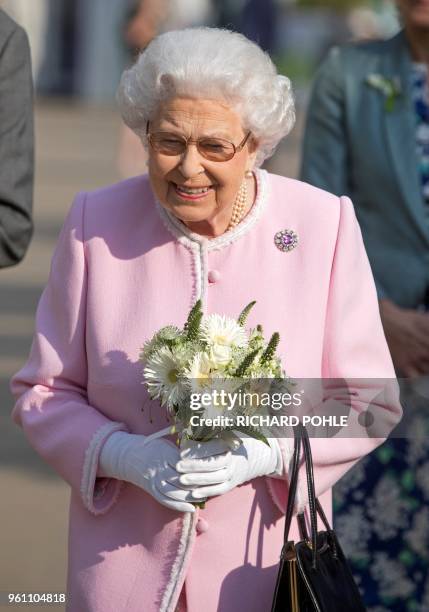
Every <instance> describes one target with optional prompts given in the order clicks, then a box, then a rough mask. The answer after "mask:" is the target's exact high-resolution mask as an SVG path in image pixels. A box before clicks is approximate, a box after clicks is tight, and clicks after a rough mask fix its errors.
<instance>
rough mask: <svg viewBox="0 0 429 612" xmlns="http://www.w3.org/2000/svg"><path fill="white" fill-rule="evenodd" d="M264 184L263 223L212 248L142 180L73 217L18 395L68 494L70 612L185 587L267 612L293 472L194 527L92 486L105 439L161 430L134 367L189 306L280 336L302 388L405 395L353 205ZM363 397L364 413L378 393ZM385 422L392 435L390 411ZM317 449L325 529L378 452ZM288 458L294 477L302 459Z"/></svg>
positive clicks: (147, 609) (80, 199)
mask: <svg viewBox="0 0 429 612" xmlns="http://www.w3.org/2000/svg"><path fill="white" fill-rule="evenodd" d="M257 179H258V195H257V201H256V203H255V205H254V207H253V209H252V211H251V212H250V213H249V215H248V216H247V217H246V219H245V220H244V221H243V222H242V223H241V224H240V225H239V226H238V227H236V228H235V229H234V230H232V231H231V232H228V233H226V234H224V235H222V236H220V237H218V238H216V239H213V240H207V239H206V238H203V237H201V236H198V235H195V234H192V233H190V232H189V231H187V230H186V228H184V226H182V224H181V223H180V222H179V221H177V220H176V219H175V218H172V217H170V216H169V215H168V214H167V213H166V212H165V211H164V209H162V208H160V206H159V204H157V203H156V202H155V200H154V196H153V194H152V191H151V188H150V184H149V181H148V177H147V176H141V177H136V178H133V179H130V180H127V181H123V182H121V183H118V184H116V185H113V186H111V187H108V188H105V189H100V190H97V191H95V192H92V193H81V194H79V195H78V196H77V197H76V199H75V201H74V203H73V206H72V207H71V210H70V212H69V214H68V216H67V219H66V221H65V224H64V227H63V229H62V232H61V235H60V238H59V241H58V245H57V248H56V251H55V254H54V257H53V261H52V268H51V273H50V278H49V283H48V285H47V287H46V289H45V291H44V293H43V295H42V298H41V300H40V304H39V307H38V311H37V323H36V333H35V336H34V341H33V345H32V349H31V354H30V357H29V360H28V361H27V363H26V365H25V366H24V367H23V368H22V370H21V371H20V372H18V373H17V374H16V375H15V377H14V378H13V380H12V391H13V393H14V395H15V396H16V400H17V401H16V406H15V408H14V411H13V419H14V421H15V422H16V423H17V424H19V425H20V426H21V427H22V428H23V429H24V431H25V434H26V436H27V437H28V439H29V441H30V444H31V445H32V446H33V447H34V448H35V449H36V450H37V451H38V453H40V455H41V456H42V457H43V458H44V459H45V460H46V461H47V462H48V463H49V464H50V465H51V466H52V467H53V468H54V469H55V470H56V471H57V472H58V473H59V474H60V475H61V477H62V478H64V479H65V480H66V481H67V482H68V483H69V484H70V486H71V502H70V531H69V568H68V598H69V599H68V601H69V603H68V610H69V611H70V612H87V611H90V612H96V611H97V612H125V611H126V612H155V611H156V612H158V611H162V612H173V611H174V609H175V606H176V604H177V601H178V597H179V594H180V591H181V588H182V586H183V584H184V581H185V579H186V582H185V586H186V595H187V602H188V610H189V612H201V610H204V612H215V611H217V610H221V611H222V612H237V610H246V612H262V611H265V610H269V609H270V603H271V598H272V594H273V589H274V584H275V579H276V572H277V566H278V561H279V554H280V549H281V545H282V537H283V527H284V511H285V505H286V499H287V491H288V486H287V474H286V471H285V475H284V478H280V479H279V478H272V477H263V478H256V479H254V480H252V481H250V482H248V483H245V484H243V485H241V486H239V487H236V488H235V489H234V490H232V491H231V492H229V493H227V494H225V495H221V496H218V497H214V498H211V499H209V501H208V502H207V504H206V508H205V509H204V510H199V511H197V512H196V513H195V514H194V515H191V514H190V513H179V512H175V511H173V510H170V509H168V508H166V507H164V506H162V505H160V504H159V503H158V502H157V501H155V500H154V499H153V498H152V497H151V496H150V495H149V494H147V493H146V492H144V491H143V490H140V489H139V488H137V487H135V486H134V485H131V484H129V483H123V482H119V481H117V480H113V479H112V480H107V479H101V478H97V477H96V474H97V467H98V456H99V453H100V449H101V447H102V445H103V443H104V441H105V440H106V438H107V437H108V436H109V435H111V433H112V432H114V431H117V430H125V431H129V432H133V433H141V434H146V435H148V434H150V433H153V432H156V431H158V430H160V429H163V428H165V427H166V425H168V422H167V420H166V416H165V412H164V410H163V409H160V408H159V407H158V405H157V404H156V403H155V402H151V401H150V400H148V397H147V395H146V392H145V389H144V386H143V385H142V372H141V370H142V368H141V364H140V363H139V361H138V357H139V350H140V348H141V346H142V344H143V342H144V341H145V340H146V339H147V338H149V337H151V336H152V335H153V333H154V332H155V331H156V330H157V329H158V328H160V327H161V326H163V325H166V324H169V323H171V324H177V325H179V326H181V325H182V324H183V322H184V320H185V318H186V315H187V313H188V311H189V308H190V307H191V306H192V304H193V303H194V301H195V300H196V298H198V297H201V298H202V299H203V303H204V308H205V310H206V312H218V313H225V314H227V315H230V316H236V315H237V314H238V312H239V311H240V310H241V308H242V307H243V305H245V304H247V303H248V302H250V301H251V300H253V299H256V300H257V304H256V306H255V308H254V309H253V311H252V313H251V315H250V318H249V326H253V325H255V324H256V323H258V322H260V323H262V325H263V326H264V329H265V332H266V334H267V335H268V334H270V333H272V332H274V331H276V330H278V331H279V332H280V335H281V343H280V347H279V354H280V355H281V357H282V359H283V364H284V367H285V368H286V370H287V372H288V374H289V375H290V376H292V377H308V378H310V377H314V378H318V377H356V378H365V377H385V378H389V377H390V378H393V377H394V370H393V366H392V362H391V359H390V356H389V352H388V348H387V345H386V341H385V338H384V334H383V330H382V325H381V322H380V318H379V312H378V303H377V297H376V292H375V287H374V282H373V278H372V275H371V271H370V267H369V263H368V259H367V256H366V253H365V250H364V247H363V243H362V238H361V233H360V229H359V226H358V223H357V221H356V218H355V214H354V210H353V206H352V204H351V202H350V200H349V199H348V198H346V197H343V198H337V197H335V196H333V195H331V194H328V193H326V192H324V191H321V190H319V189H316V188H314V187H311V186H310V185H307V184H305V183H301V182H299V181H295V180H291V179H286V178H282V177H279V176H275V175H270V174H268V173H266V172H265V171H258V173H257ZM285 228H289V229H293V230H294V231H295V232H296V233H297V234H298V236H299V244H298V246H297V247H296V248H295V249H294V250H292V251H289V252H283V251H281V250H279V249H278V248H277V247H276V246H275V244H274V240H273V239H274V235H275V233H276V232H278V231H279V230H282V229H285ZM355 391H356V396H355V400H356V402H355V404H354V408H355V409H356V410H357V411H359V410H363V409H364V408H365V406H366V405H367V403H368V394H367V391H368V390H367V389H365V386H364V385H362V384H360V385H357V387H356V390H355ZM381 408H382V409H383V410H384V411H385V412H386V414H387V413H389V414H390V415H392V421H397V420H398V419H399V416H400V412H401V409H400V406H399V404H398V403H397V400H395V401H394V402H388V401H385V402H384V403H383V402H381ZM150 415H151V417H152V418H150ZM170 439H171V440H174V438H173V437H171V438H170ZM312 442H313V444H312V448H313V454H314V464H315V480H316V486H317V491H318V494H319V496H321V501H322V503H323V505H324V507H325V509H326V510H327V513H328V514H329V515H330V509H331V508H330V503H331V501H330V500H331V493H330V488H331V486H332V485H333V484H334V483H335V482H336V481H337V480H338V479H339V478H340V477H341V476H342V475H343V474H344V473H345V472H346V471H347V470H348V469H349V468H350V467H351V466H352V465H353V463H354V462H355V461H356V460H358V459H359V458H360V457H362V456H363V455H365V454H366V453H368V452H370V451H371V450H372V449H373V448H374V447H375V446H376V445H377V444H379V443H380V440H379V439H371V438H368V439H355V440H352V441H350V440H349V439H338V440H323V439H314V440H313V441H312ZM281 445H282V450H283V453H284V461H285V465H287V462H288V460H289V458H290V453H291V451H290V447H291V444H290V441H288V440H287V439H282V440H281ZM302 495H304V496H305V493H304V487H303V488H302ZM294 523H295V521H294ZM292 535H297V531H296V525H295V524H294V532H293V534H292Z"/></svg>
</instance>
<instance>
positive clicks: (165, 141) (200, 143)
mask: <svg viewBox="0 0 429 612" xmlns="http://www.w3.org/2000/svg"><path fill="white" fill-rule="evenodd" d="M250 134H251V132H248V134H247V135H246V136H245V137H244V139H243V140H242V141H241V142H240V144H239V145H237V146H236V145H235V144H233V143H232V142H229V140H224V139H223V138H213V137H210V136H203V137H202V138H198V140H192V139H191V138H184V137H183V136H178V135H177V134H172V133H171V132H153V133H150V132H149V121H148V122H147V124H146V135H147V138H148V140H149V144H150V146H151V147H152V149H153V150H154V151H156V152H157V153H161V154H162V155H171V156H173V155H182V154H183V152H184V151H185V150H186V148H187V146H188V145H189V144H190V143H192V144H196V145H197V149H198V151H199V153H200V154H201V155H202V156H203V157H205V158H206V159H208V160H210V161H218V162H224V161H228V160H230V159H232V158H233V157H234V155H235V154H236V153H238V152H239V151H241V149H242V148H243V147H244V145H245V144H246V142H247V140H248V138H249V136H250Z"/></svg>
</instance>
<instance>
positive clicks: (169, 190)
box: [148, 97, 256, 224]
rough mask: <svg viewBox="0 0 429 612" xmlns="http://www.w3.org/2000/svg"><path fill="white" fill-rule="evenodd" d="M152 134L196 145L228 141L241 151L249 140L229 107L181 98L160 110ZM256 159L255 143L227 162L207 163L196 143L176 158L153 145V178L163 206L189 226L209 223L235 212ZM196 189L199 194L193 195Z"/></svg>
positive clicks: (212, 102)
mask: <svg viewBox="0 0 429 612" xmlns="http://www.w3.org/2000/svg"><path fill="white" fill-rule="evenodd" d="M149 131H150V132H151V133H152V134H155V133H157V132H169V133H171V134H172V135H175V136H177V137H185V138H190V139H191V140H197V139H199V138H202V137H217V138H223V139H225V140H228V141H229V142H232V143H233V144H234V145H236V146H238V145H239V144H240V143H241V142H242V141H243V139H244V138H245V136H246V132H245V131H244V130H243V127H242V125H241V120H240V117H239V115H238V114H237V113H236V112H235V111H234V110H233V109H231V108H230V107H229V106H227V105H226V104H223V103H222V102H219V101H216V100H205V99H195V98H180V97H176V98H172V99H170V100H168V101H166V102H164V103H163V104H162V105H161V106H160V109H159V111H158V113H157V115H156V116H155V117H154V118H153V120H151V122H150V124H149ZM255 155H256V145H255V144H254V142H253V141H252V140H251V138H249V140H248V141H247V143H246V144H245V146H244V147H243V148H242V149H241V151H238V152H237V153H236V154H235V155H234V157H233V158H232V159H230V160H228V161H211V160H208V159H206V158H205V157H204V156H203V155H201V153H200V152H199V151H198V149H197V146H196V144H195V143H189V144H188V147H187V148H186V149H185V151H184V152H183V153H182V154H177V155H171V156H170V155H165V154H163V153H161V152H158V151H154V150H153V149H152V148H151V147H150V146H149V160H148V169H149V178H150V182H151V185H152V189H153V190H154V192H155V195H156V196H157V198H158V200H159V201H160V203H161V204H162V205H163V206H164V207H165V208H167V209H168V210H169V211H171V212H172V213H173V214H174V215H175V216H176V217H177V218H179V219H181V220H182V221H183V222H184V223H186V224H188V223H198V222H204V221H208V222H210V221H211V220H213V219H215V218H216V217H218V216H219V215H220V214H224V213H225V214H228V213H230V211H231V209H232V206H233V204H234V201H235V198H236V195H237V192H238V190H239V188H240V185H241V182H242V181H243V177H244V173H245V172H246V170H249V169H251V168H252V167H253V162H254V158H255ZM193 189H195V190H196V191H194V192H192V190H193ZM190 190H191V191H190ZM198 190H202V191H200V192H199V191H198Z"/></svg>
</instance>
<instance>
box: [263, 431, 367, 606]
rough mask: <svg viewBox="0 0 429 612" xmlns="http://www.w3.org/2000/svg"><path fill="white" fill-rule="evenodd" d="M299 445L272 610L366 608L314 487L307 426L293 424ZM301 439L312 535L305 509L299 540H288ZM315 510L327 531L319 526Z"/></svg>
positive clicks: (297, 445)
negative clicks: (308, 529)
mask: <svg viewBox="0 0 429 612" xmlns="http://www.w3.org/2000/svg"><path fill="white" fill-rule="evenodd" d="M294 434H295V447H294V453H293V458H292V475H291V479H290V488H289V497H288V503H287V509H286V518H285V529H284V542H283V548H282V551H281V555H280V567H279V572H278V576H277V582H276V588H275V591H274V598H273V604H272V607H271V612H365V610H366V608H365V606H364V604H363V602H362V599H361V596H360V594H359V590H358V588H357V586H356V584H355V582H354V579H353V576H352V573H351V571H350V568H349V566H348V564H347V561H346V558H345V556H344V553H343V551H342V550H341V547H340V545H339V543H338V539H337V537H336V535H335V533H334V530H333V529H331V527H330V526H329V523H328V520H327V518H326V515H325V513H324V512H323V508H322V506H321V505H320V503H319V500H318V499H317V498H316V495H315V490H314V477H313V462H312V458H311V447H310V441H309V439H308V433H307V430H306V429H305V427H303V426H302V425H298V426H297V427H296V428H294ZM301 444H302V446H303V449H304V459H305V466H306V473H307V489H308V500H309V502H308V507H309V524H310V531H311V534H310V537H309V535H308V531H307V524H306V521H305V517H304V513H303V512H302V513H300V514H298V515H297V520H298V526H299V533H300V538H301V541H300V542H293V541H290V540H288V538H289V530H290V525H291V521H292V515H293V509H294V505H295V497H296V490H297V484H298V470H299V462H300V450H301ZM317 515H319V516H320V518H321V520H322V523H323V525H324V526H325V529H326V530H325V531H319V532H318V531H317Z"/></svg>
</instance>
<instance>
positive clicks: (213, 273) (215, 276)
mask: <svg viewBox="0 0 429 612" xmlns="http://www.w3.org/2000/svg"><path fill="white" fill-rule="evenodd" d="M208 279H209V283H217V282H218V281H220V272H219V271H218V270H210V271H209V273H208Z"/></svg>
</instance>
